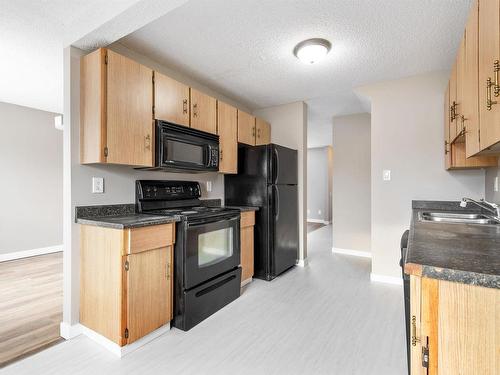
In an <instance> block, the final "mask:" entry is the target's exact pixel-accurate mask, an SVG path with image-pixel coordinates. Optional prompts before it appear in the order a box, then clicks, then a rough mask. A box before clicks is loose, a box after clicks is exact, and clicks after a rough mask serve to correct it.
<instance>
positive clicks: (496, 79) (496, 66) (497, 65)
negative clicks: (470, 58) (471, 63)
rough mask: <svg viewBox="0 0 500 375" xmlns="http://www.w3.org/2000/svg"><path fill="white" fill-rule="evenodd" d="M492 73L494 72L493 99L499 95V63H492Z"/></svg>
mask: <svg viewBox="0 0 500 375" xmlns="http://www.w3.org/2000/svg"><path fill="white" fill-rule="evenodd" d="M493 71H494V72H495V91H494V95H495V97H497V96H499V95H500V81H499V79H498V72H499V71H500V61H498V60H495V62H494V63H493Z"/></svg>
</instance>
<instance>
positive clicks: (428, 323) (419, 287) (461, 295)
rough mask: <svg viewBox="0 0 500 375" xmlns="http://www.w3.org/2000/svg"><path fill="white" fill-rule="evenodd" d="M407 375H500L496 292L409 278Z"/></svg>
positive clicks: (499, 304)
mask: <svg viewBox="0 0 500 375" xmlns="http://www.w3.org/2000/svg"><path fill="white" fill-rule="evenodd" d="M410 295H411V300H410V305H411V307H410V310H411V315H410V324H411V329H410V334H411V337H410V348H411V374H412V375H424V374H425V375H435V374H439V375H458V374H460V375H496V374H499V373H500V290H499V289H494V288H484V287H480V286H474V285H469V284H462V283H455V282H450V281H444V280H436V279H430V278H426V277H420V276H414V275H411V276H410Z"/></svg>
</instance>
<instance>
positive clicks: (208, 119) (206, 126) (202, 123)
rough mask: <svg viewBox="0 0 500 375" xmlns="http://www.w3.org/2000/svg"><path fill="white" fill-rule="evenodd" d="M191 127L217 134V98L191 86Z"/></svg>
mask: <svg viewBox="0 0 500 375" xmlns="http://www.w3.org/2000/svg"><path fill="white" fill-rule="evenodd" d="M191 127H192V128H193V129H198V130H201V131H204V132H207V133H212V134H217V100H215V98H212V97H211V96H209V95H207V94H204V93H202V92H201V91H198V90H196V89H193V88H191Z"/></svg>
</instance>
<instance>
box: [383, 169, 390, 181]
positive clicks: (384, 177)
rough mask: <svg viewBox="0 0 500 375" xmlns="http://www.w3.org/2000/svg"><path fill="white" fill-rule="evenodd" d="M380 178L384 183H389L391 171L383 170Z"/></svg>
mask: <svg viewBox="0 0 500 375" xmlns="http://www.w3.org/2000/svg"><path fill="white" fill-rule="evenodd" d="M382 178H383V180H384V181H391V171H390V170H389V169H384V172H383V173H382Z"/></svg>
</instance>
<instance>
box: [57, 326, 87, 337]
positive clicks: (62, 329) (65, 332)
mask: <svg viewBox="0 0 500 375" xmlns="http://www.w3.org/2000/svg"><path fill="white" fill-rule="evenodd" d="M59 334H60V335H61V337H62V338H64V339H66V340H71V339H72V338H75V337H77V336H80V335H81V334H82V330H81V325H80V324H74V325H69V324H68V323H65V322H61V324H60V325H59Z"/></svg>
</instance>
